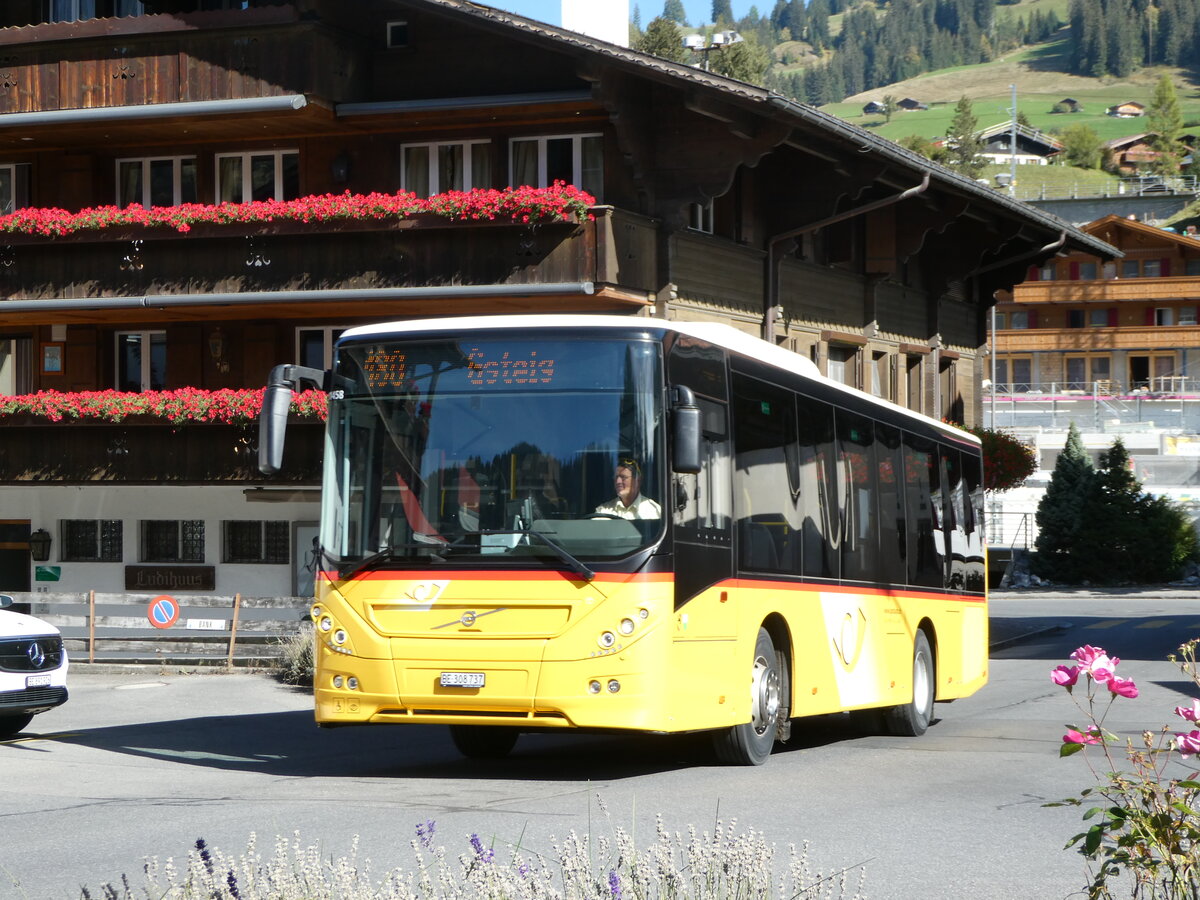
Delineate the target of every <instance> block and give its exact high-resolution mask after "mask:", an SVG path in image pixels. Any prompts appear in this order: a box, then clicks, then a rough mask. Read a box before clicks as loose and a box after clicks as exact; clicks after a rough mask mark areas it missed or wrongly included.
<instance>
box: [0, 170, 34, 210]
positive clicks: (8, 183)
mask: <svg viewBox="0 0 1200 900" xmlns="http://www.w3.org/2000/svg"><path fill="white" fill-rule="evenodd" d="M29 168H30V167H29V164H28V163H17V164H10V165H0V215H7V214H8V213H10V212H12V211H13V210H15V209H22V208H23V207H26V206H28V205H29Z"/></svg>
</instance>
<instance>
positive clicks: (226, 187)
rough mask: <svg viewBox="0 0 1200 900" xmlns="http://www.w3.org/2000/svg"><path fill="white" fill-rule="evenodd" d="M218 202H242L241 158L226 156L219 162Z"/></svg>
mask: <svg viewBox="0 0 1200 900" xmlns="http://www.w3.org/2000/svg"><path fill="white" fill-rule="evenodd" d="M217 200H218V201H219V202H221V203H241V202H242V158H241V157H240V156H224V157H222V158H221V159H219V160H218V161H217Z"/></svg>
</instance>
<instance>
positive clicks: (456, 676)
mask: <svg viewBox="0 0 1200 900" xmlns="http://www.w3.org/2000/svg"><path fill="white" fill-rule="evenodd" d="M442 687H462V688H481V687H483V673H482V672H443V673H442Z"/></svg>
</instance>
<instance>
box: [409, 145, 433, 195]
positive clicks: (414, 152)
mask: <svg viewBox="0 0 1200 900" xmlns="http://www.w3.org/2000/svg"><path fill="white" fill-rule="evenodd" d="M404 189H405V190H406V191H412V192H413V193H414V194H416V195H417V196H418V197H428V196H429V148H428V147H406V148H405V149H404Z"/></svg>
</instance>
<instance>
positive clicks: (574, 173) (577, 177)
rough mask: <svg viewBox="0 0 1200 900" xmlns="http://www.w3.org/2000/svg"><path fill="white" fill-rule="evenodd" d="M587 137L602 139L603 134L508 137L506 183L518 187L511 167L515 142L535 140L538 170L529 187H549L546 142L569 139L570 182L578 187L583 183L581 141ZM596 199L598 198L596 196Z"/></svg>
mask: <svg viewBox="0 0 1200 900" xmlns="http://www.w3.org/2000/svg"><path fill="white" fill-rule="evenodd" d="M587 138H599V139H600V140H601V141H603V140H604V135H603V134H602V133H601V132H599V131H588V132H583V133H579V134H530V135H522V136H520V137H514V138H509V140H508V183H509V184H511V185H513V186H514V187H519V185H517V184H516V180H517V179H516V172H515V169H514V168H513V165H514V162H515V154H514V152H513V148H514V145H515V144H518V143H520V142H522V141H537V145H538V171H537V182H538V183H537V184H531V185H530V187H536V188H544V187H549V186H550V185H549V184H548V183H547V181H546V179H547V174H546V144H547V143H548V142H550V141H565V140H568V139H569V140H570V141H571V184H573V185H575V186H576V187H578V188H582V187H583V185H582V184H580V182H581V181H582V180H583V142H584V140H586V139H587ZM603 155H604V154H603V145H601V161H602V163H603ZM596 199H597V200H599V199H600V198H599V197H597V198H596Z"/></svg>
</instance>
